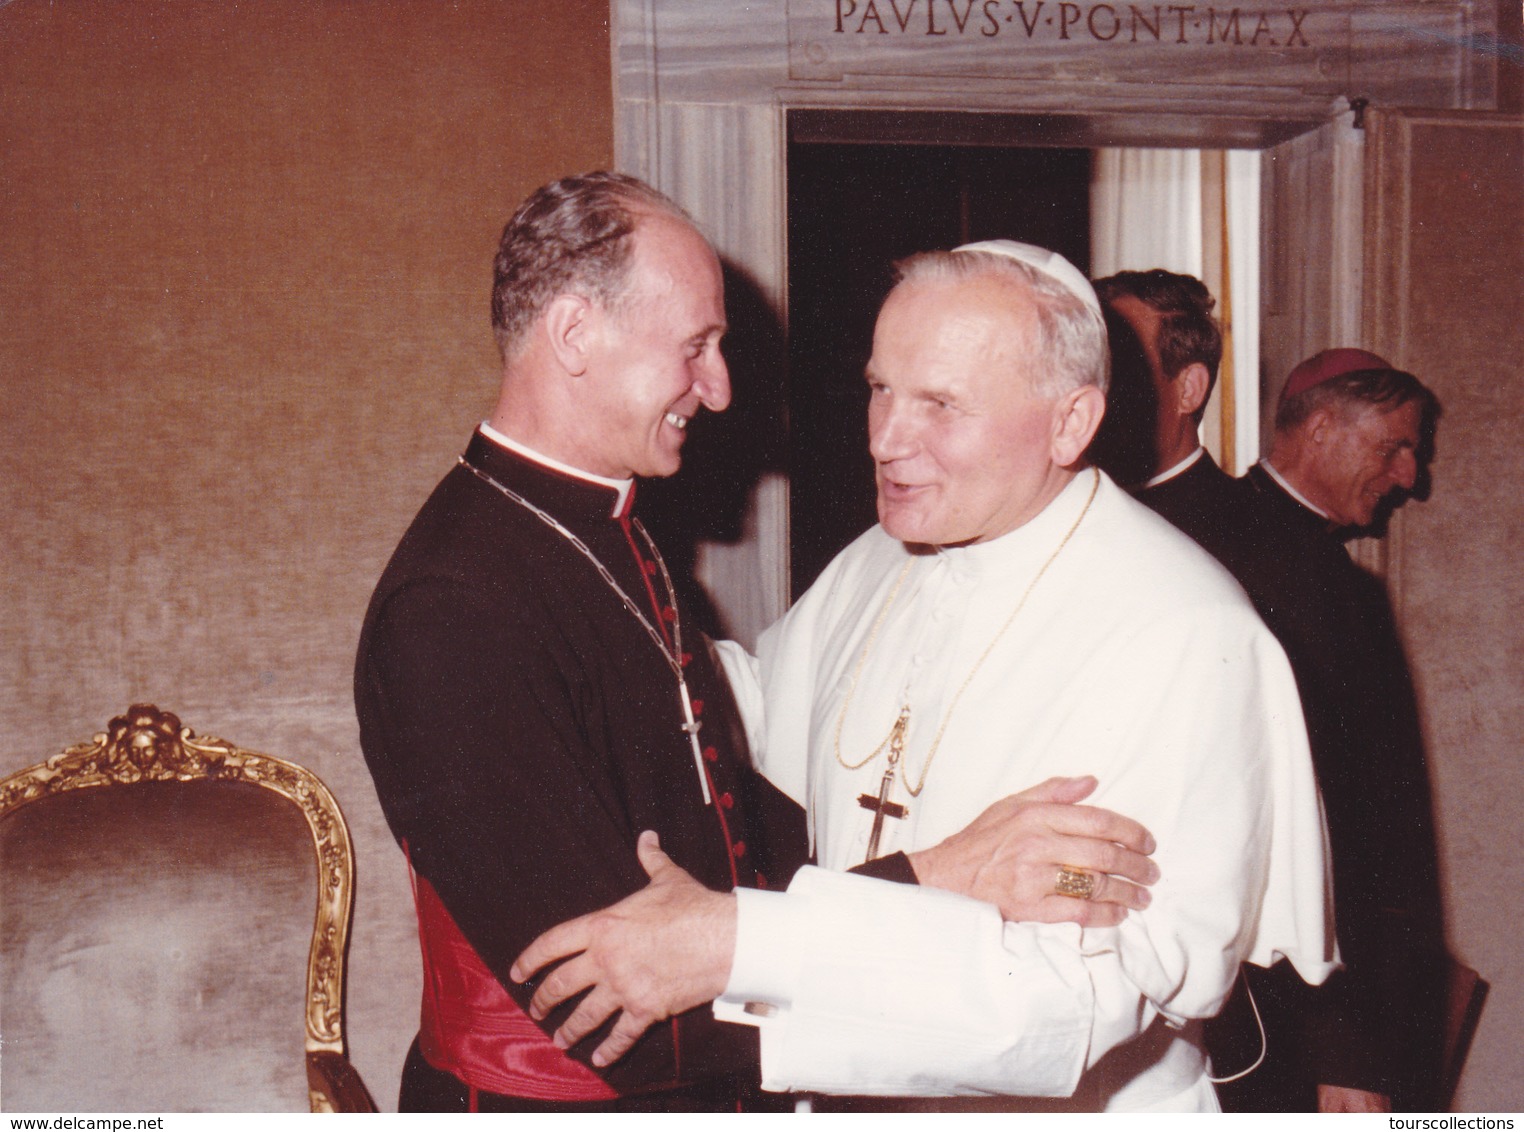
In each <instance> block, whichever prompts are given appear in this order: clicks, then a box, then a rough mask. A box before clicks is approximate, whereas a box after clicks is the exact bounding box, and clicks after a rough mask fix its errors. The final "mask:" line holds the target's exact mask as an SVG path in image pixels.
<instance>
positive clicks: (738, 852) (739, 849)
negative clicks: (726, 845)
mask: <svg viewBox="0 0 1524 1132" xmlns="http://www.w3.org/2000/svg"><path fill="white" fill-rule="evenodd" d="M730 852H731V853H732V854H733V855H735V856H736V857H737V858H740V857H744V856H746V842H744V841H737V842H736V843H735V844H734V845H732V846H731V847H730Z"/></svg>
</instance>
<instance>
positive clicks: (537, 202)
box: [492, 171, 691, 360]
mask: <svg viewBox="0 0 1524 1132" xmlns="http://www.w3.org/2000/svg"><path fill="white" fill-rule="evenodd" d="M640 210H648V211H656V212H664V213H667V214H668V215H670V216H673V217H676V218H678V219H680V220H683V221H685V222H689V223H691V221H689V219H688V216H687V214H686V213H685V212H683V210H682V209H681V208H680V207H678V205H677V204H676V203H674V202H673V201H672V200H671V199H669V198H668V197H666V196H664V195H663V194H662V193H659V192H657V191H656V190H655V189H653V188H652V187H651V186H650V185H648V184H646V183H645V182H644V181H641V180H638V179H636V178H634V177H629V176H626V175H625V174H623V173H607V172H602V171H598V172H593V173H583V174H581V175H579V176H575V177H563V178H562V179H561V180H559V181H552V182H551V183H550V184H548V185H546V186H545V187H544V188H542V189H540V190H538V191H537V192H536V193H535V194H534V195H533V196H531V197H530V198H529V199H528V200H526V201H525V202H524V203H523V204H521V205H520V206H519V208H518V211H517V212H515V213H514V214H513V217H512V219H510V220H509V221H508V225H507V227H505V228H504V229H503V237H502V239H501V240H500V241H499V242H498V249H497V255H496V256H495V257H494V259H493V261H492V333H493V335H494V336H495V337H496V338H497V346H498V350H499V351H500V352H501V353H502V355H503V358H504V360H507V359H508V358H510V357H512V355H513V353H514V351H515V350H516V349H517V347H518V344H519V341H520V339H521V338H522V337H523V335H524V333H525V332H526V331H527V330H528V329H529V327H530V325H531V324H532V323H533V322H534V320H535V318H536V317H538V316H539V314H540V312H541V311H542V310H544V309H545V305H546V304H547V303H549V302H550V301H551V300H552V299H554V298H555V297H556V296H557V295H560V294H564V293H566V292H567V291H569V290H571V291H577V292H579V293H582V294H584V295H585V296H586V297H587V298H589V299H593V300H595V301H597V302H599V303H602V304H603V305H604V306H607V307H610V308H613V309H617V308H618V306H619V303H620V300H621V299H622V298H623V295H624V290H625V288H624V281H625V276H626V274H627V273H628V270H629V266H630V258H631V253H632V251H633V242H632V241H631V239H630V237H631V235H633V234H634V231H635V224H636V221H637V219H638V216H637V212H638V211H640Z"/></svg>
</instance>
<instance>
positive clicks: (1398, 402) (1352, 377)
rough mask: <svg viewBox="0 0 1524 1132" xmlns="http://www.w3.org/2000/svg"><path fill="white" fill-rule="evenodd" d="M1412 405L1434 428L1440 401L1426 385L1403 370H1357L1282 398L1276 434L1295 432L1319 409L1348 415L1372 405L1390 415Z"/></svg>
mask: <svg viewBox="0 0 1524 1132" xmlns="http://www.w3.org/2000/svg"><path fill="white" fill-rule="evenodd" d="M1409 401H1417V402H1418V403H1419V406H1420V411H1421V413H1422V420H1423V422H1424V428H1425V429H1426V430H1427V429H1428V428H1430V427H1432V425H1433V422H1434V420H1435V418H1437V417H1438V415H1439V400H1438V399H1437V398H1436V397H1435V396H1434V394H1433V393H1431V392H1430V391H1429V389H1428V387H1427V386H1426V385H1424V384H1423V382H1421V381H1419V380H1418V379H1417V378H1416V377H1414V376H1413V375H1412V374H1410V373H1405V372H1404V371H1402V370H1400V369H1361V370H1354V371H1353V372H1351V373H1345V374H1340V375H1339V376H1338V377H1331V378H1329V379H1328V380H1327V381H1324V382H1321V383H1319V384H1317V385H1314V386H1312V387H1311V388H1310V389H1304V390H1303V391H1302V392H1300V393H1297V394H1295V395H1294V396H1291V397H1282V398H1281V400H1280V404H1278V405H1277V406H1276V407H1275V431H1276V432H1284V431H1286V430H1287V429H1293V428H1296V427H1297V426H1298V425H1299V424H1301V423H1302V422H1303V421H1305V420H1306V419H1307V418H1308V417H1310V416H1312V414H1313V413H1315V412H1317V411H1318V410H1319V409H1339V410H1344V411H1348V410H1351V409H1359V408H1363V407H1365V406H1368V405H1369V406H1375V407H1378V408H1380V409H1381V410H1383V411H1390V410H1392V409H1396V408H1398V407H1399V406H1402V405H1406V404H1407V403H1408V402H1409Z"/></svg>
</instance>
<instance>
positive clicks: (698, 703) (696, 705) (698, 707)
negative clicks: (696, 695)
mask: <svg viewBox="0 0 1524 1132" xmlns="http://www.w3.org/2000/svg"><path fill="white" fill-rule="evenodd" d="M693 714H694V715H695V716H699V715H703V714H704V701H703V700H694V701H693Z"/></svg>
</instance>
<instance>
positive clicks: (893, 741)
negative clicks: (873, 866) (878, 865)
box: [857, 704, 910, 864]
mask: <svg viewBox="0 0 1524 1132" xmlns="http://www.w3.org/2000/svg"><path fill="white" fill-rule="evenodd" d="M909 726H910V705H909V704H906V705H905V706H904V707H902V708H900V716H899V718H898V719H896V720H895V721H894V730H893V731H891V732H890V733H889V765H888V766H887V767H885V768H884V777H883V778H881V779H880V780H879V783H878V796H877V797H874V796H873V795H872V794H859V795H858V796H857V804H858V805H859V806H861V807H862V808H863V809H865V810H872V811H873V830H872V832H870V833H869V834H868V855H867V856H866V857H864V858H863V864H867V863H868V862H869V861H871V860H873V859H874V858H875V857H877V856H878V841H879V838H880V837H881V836H882V835H883V832H884V818H885V817H891V818H904V817H906V816H908V815H909V813H910V810H909V809H907V808H906V807H905V806H903V805H901V804H900V803H899V802H891V801H890V800H889V791H890V790H891V789H892V788H893V787H894V772H895V769H896V768H897V767H898V766H899V765H900V756H901V755H903V754H904V753H905V731H906V729H907V728H908V727H909Z"/></svg>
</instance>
